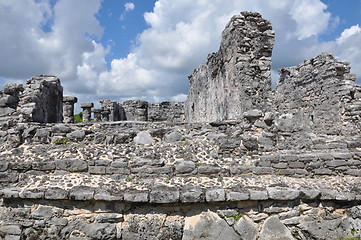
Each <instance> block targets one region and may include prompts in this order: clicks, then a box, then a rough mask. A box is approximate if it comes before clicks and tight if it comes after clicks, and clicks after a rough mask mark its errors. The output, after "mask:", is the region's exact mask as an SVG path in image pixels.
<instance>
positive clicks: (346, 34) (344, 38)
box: [336, 24, 361, 44]
mask: <svg viewBox="0 0 361 240" xmlns="http://www.w3.org/2000/svg"><path fill="white" fill-rule="evenodd" d="M359 33H361V28H360V26H359V25H358V24H357V25H355V26H352V27H350V28H347V29H345V30H344V31H343V32H342V33H341V36H340V37H339V38H337V39H336V41H337V43H338V44H342V43H344V42H345V41H347V39H349V38H350V37H352V36H354V35H356V34H359Z"/></svg>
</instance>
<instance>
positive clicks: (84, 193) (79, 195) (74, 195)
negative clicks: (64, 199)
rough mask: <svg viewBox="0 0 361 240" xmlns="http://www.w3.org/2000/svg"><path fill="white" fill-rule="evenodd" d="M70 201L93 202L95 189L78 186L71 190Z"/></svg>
mask: <svg viewBox="0 0 361 240" xmlns="http://www.w3.org/2000/svg"><path fill="white" fill-rule="evenodd" d="M69 197H70V199H73V200H91V199H93V198H94V188H92V187H87V186H76V187H73V188H72V189H71V190H70V193H69Z"/></svg>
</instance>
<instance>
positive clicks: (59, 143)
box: [54, 137, 69, 145]
mask: <svg viewBox="0 0 361 240" xmlns="http://www.w3.org/2000/svg"><path fill="white" fill-rule="evenodd" d="M68 142H69V138H67V137H65V138H59V139H57V140H56V141H55V142H54V144H55V145H63V144H67V143H68Z"/></svg>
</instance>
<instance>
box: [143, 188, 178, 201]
mask: <svg viewBox="0 0 361 240" xmlns="http://www.w3.org/2000/svg"><path fill="white" fill-rule="evenodd" d="M149 201H150V202H151V203H174V202H178V201H179V190H178V189H175V188H168V187H155V189H153V190H152V191H151V192H150V196H149Z"/></svg>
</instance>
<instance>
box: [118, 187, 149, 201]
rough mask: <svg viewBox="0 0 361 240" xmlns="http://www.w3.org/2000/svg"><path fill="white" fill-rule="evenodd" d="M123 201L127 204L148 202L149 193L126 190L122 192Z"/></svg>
mask: <svg viewBox="0 0 361 240" xmlns="http://www.w3.org/2000/svg"><path fill="white" fill-rule="evenodd" d="M124 201H127V202H148V201H149V192H148V191H139V190H126V191H125V192H124Z"/></svg>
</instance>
